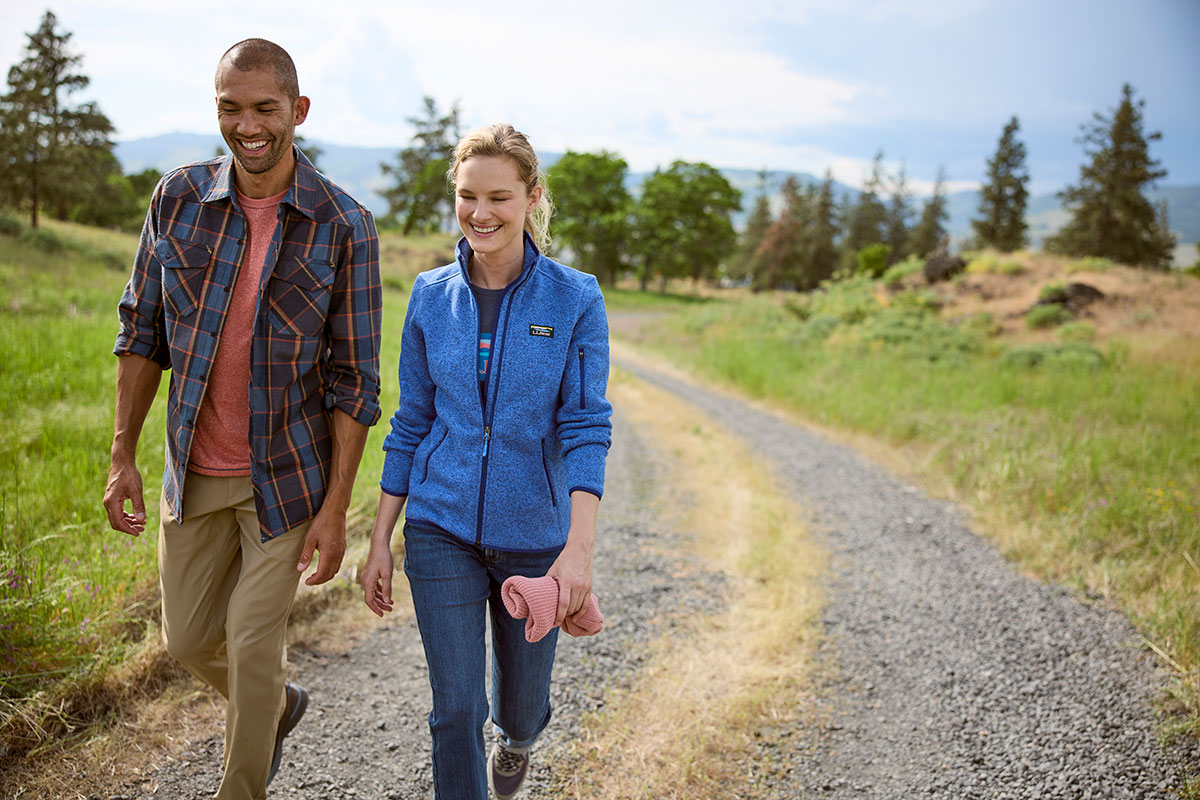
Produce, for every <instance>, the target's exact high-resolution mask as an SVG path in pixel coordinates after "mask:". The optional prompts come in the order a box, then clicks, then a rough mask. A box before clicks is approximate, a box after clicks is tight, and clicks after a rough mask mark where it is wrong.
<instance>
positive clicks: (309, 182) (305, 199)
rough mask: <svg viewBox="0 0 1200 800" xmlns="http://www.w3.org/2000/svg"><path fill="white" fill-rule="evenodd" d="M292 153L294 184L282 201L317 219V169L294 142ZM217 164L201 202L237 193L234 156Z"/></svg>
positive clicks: (230, 198)
mask: <svg viewBox="0 0 1200 800" xmlns="http://www.w3.org/2000/svg"><path fill="white" fill-rule="evenodd" d="M292 153H293V154H294V155H295V156H296V169H295V171H294V172H293V173H292V185H291V186H290V187H289V188H288V191H287V194H285V195H284V196H283V199H282V200H280V202H281V203H287V204H288V205H290V206H291V207H292V208H294V209H296V210H297V211H299V212H300V213H301V214H303V215H304V216H306V217H308V218H309V219H316V212H315V208H316V198H317V170H316V168H315V167H313V165H312V162H311V161H309V160H308V156H306V155H304V153H302V152H301V151H300V148H299V147H296V145H294V144H293V145H292ZM217 164H218V166H217V172H216V174H215V175H214V176H213V180H212V185H211V186H210V187H209V189H208V193H207V194H205V195H204V199H203V200H202V201H201V202H204V203H213V202H216V201H218V200H233V199H234V197H235V196H236V195H237V190H236V189H235V187H234V182H233V156H232V155H226V156H222V157H221V159H220V160H219V161H218V162H217Z"/></svg>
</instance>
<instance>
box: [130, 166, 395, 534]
mask: <svg viewBox="0 0 1200 800" xmlns="http://www.w3.org/2000/svg"><path fill="white" fill-rule="evenodd" d="M295 153H296V162H297V163H296V173H295V177H294V178H293V179H292V186H291V189H289V190H288V192H287V194H286V195H284V197H283V200H282V201H281V202H280V204H279V217H280V225H279V226H278V227H276V229H275V236H274V238H272V240H271V245H270V248H269V250H268V252H267V260H266V264H265V265H264V266H263V273H262V281H261V283H260V284H259V294H258V303H257V310H256V312H255V321H254V331H253V340H252V342H251V356H250V358H251V364H250V386H249V387H248V396H249V403H250V442H249V445H250V459H251V467H250V469H251V474H252V482H253V484H254V497H255V502H256V505H257V509H258V519H259V527H260V532H261V535H262V540H263V541H264V542H265V541H267V540H269V539H272V538H274V537H275V536H278V535H279V534H281V533H283V532H284V531H287V530H289V529H291V528H293V527H295V526H296V525H299V524H300V523H302V522H305V521H307V520H309V519H311V518H312V517H313V516H314V515H315V514H316V513H317V511H318V510H319V509H320V508H321V503H322V502H323V500H324V498H325V489H326V483H327V481H328V477H329V469H330V463H331V459H332V452H333V440H332V436H331V433H330V414H331V413H332V411H331V409H334V408H337V409H341V410H342V411H344V412H345V413H346V414H348V415H349V416H350V417H351V418H353V419H354V420H356V421H358V422H360V423H362V424H363V425H373V424H374V423H375V422H376V421H377V420H378V419H379V333H380V324H381V305H382V297H381V291H380V281H379V241H378V238H377V234H376V232H375V221H374V219H373V217H372V216H371V213H370V212H369V211H368V210H366V209H365V208H363V207H362V206H360V205H359V204H358V203H356V202H355V201H354V199H353V198H351V197H350V196H349V195H348V194H346V193H345V192H343V191H342V190H341V189H339V188H338V187H337V186H335V185H334V184H332V183H331V182H330V181H328V180H327V179H326V178H325V177H324V176H322V175H320V174H319V173H318V172H317V171H316V170H315V169H313V167H312V164H311V163H310V162H309V161H308V159H307V158H305V157H304V155H303V154H302V153H300V151H299V150H298V149H297V150H295ZM248 235H249V226H248V224H247V222H246V217H245V215H244V214H243V213H242V211H241V209H240V208H239V207H238V204H237V193H236V191H235V190H234V184H233V161H232V158H231V157H230V156H225V157H223V158H215V159H210V160H208V161H202V162H199V163H196V164H190V165H188V166H185V167H181V168H179V169H177V170H174V171H172V172H169V173H167V174H166V175H164V176H163V179H162V180H161V181H160V182H159V184H158V187H157V188H156V189H155V191H154V197H153V199H152V200H151V202H150V210H149V212H148V213H147V215H146V223H145V226H144V227H143V228H142V236H141V242H140V244H139V248H138V254H137V257H136V259H135V261H134V265H133V275H132V277H131V278H130V279H129V284H128V285H127V286H126V287H125V292H124V294H123V295H122V297H121V303H120V318H121V331H120V333H119V334H118V336H117V341H116V345H115V347H114V348H113V352H114V353H116V354H117V355H124V354H130V353H132V354H136V355H139V356H143V357H145V358H149V359H151V360H153V361H156V362H157V363H158V364H159V365H160V366H162V368H163V369H168V368H169V369H170V370H171V385H170V393H169V399H168V405H167V447H166V451H167V452H166V468H165V470H164V473H163V492H164V495H165V498H166V501H167V503H168V504H169V505H170V508H171V513H172V514H174V515H175V517H176V518H177V519H180V520H182V519H183V492H184V485H185V484H184V478H185V476H186V474H187V467H188V458H189V455H190V453H191V447H192V441H193V439H194V436H195V421H196V414H197V411H198V409H199V408H200V401H201V399H202V398H203V397H204V392H205V388H206V386H207V384H208V376H209V373H210V371H211V369H212V364H213V358H214V357H215V355H216V352H217V343H218V341H219V340H220V337H221V336H222V335H223V332H222V327H223V325H224V321H225V313H226V310H227V309H228V306H229V299H230V297H231V293H232V288H233V286H234V284H235V282H236V280H237V275H238V270H239V268H240V266H241V263H242V258H243V257H244V255H245V254H246V251H247V248H248V247H249V240H248ZM228 334H229V335H244V334H242V333H239V332H232V331H230V332H228Z"/></svg>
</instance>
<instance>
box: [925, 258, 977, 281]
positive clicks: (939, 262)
mask: <svg viewBox="0 0 1200 800" xmlns="http://www.w3.org/2000/svg"><path fill="white" fill-rule="evenodd" d="M966 268H967V262H965V261H963V260H962V259H961V258H959V257H958V256H952V255H950V254H949V253H947V252H945V251H942V250H939V251H938V252H936V253H934V254H933V255H931V256H930V257H929V258H928V259H926V260H925V280H927V281H928V282H930V283H938V282H940V281H947V280H950V279H951V278H952V277H954V276H955V275H957V274H958V273H960V272H962V271H963V270H964V269H966Z"/></svg>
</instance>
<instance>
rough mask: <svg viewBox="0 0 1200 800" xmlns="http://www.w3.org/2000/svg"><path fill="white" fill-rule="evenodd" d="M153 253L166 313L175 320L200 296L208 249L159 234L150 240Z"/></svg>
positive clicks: (192, 308) (187, 313)
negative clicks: (154, 239)
mask: <svg viewBox="0 0 1200 800" xmlns="http://www.w3.org/2000/svg"><path fill="white" fill-rule="evenodd" d="M154 254H155V255H156V256H157V257H158V263H159V264H160V265H161V266H162V293H163V299H164V301H165V303H166V306H167V311H168V313H169V314H170V315H171V316H174V317H175V318H177V319H182V318H184V317H187V316H190V315H191V314H192V313H193V312H195V310H196V308H197V307H199V305H200V301H201V299H202V297H203V295H204V281H205V279H206V278H207V277H208V265H209V262H210V261H212V248H211V247H209V246H208V245H206V244H201V243H199V242H189V241H187V240H186V239H176V238H175V237H174V236H162V237H160V238H159V239H157V240H156V241H155V242H154Z"/></svg>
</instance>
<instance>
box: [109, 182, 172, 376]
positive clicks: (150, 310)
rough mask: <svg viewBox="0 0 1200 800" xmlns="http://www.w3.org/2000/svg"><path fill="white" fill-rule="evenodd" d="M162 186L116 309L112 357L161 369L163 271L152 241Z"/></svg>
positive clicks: (164, 362)
mask: <svg viewBox="0 0 1200 800" xmlns="http://www.w3.org/2000/svg"><path fill="white" fill-rule="evenodd" d="M162 190H163V184H162V181H159V184H158V186H157V187H155V189H154V195H153V196H152V198H151V200H150V208H149V209H147V211H146V221H145V223H143V225H142V235H141V238H140V239H139V240H138V249H137V255H136V256H135V257H134V260H133V273H132V274H131V275H130V276H129V283H127V284H125V291H124V292H122V293H121V301H120V303H119V305H118V306H117V314H118V317H119V318H120V323H121V328H120V330H119V332H118V333H117V341H116V343H115V344H114V345H113V353H114V354H115V355H118V356H124V355H137V356H142V357H143V358H148V359H150V360H151V361H154V362H155V363H157V364H158V365H159V366H160V367H162V368H163V369H167V368H169V367H170V366H171V353H170V349H169V348H168V347H167V333H166V323H165V322H164V319H163V308H162V270H161V268H160V266H159V263H158V258H157V256H155V254H154V241H155V239H157V238H158V213H157V209H158V205H159V201H160V200H161V198H162Z"/></svg>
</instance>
